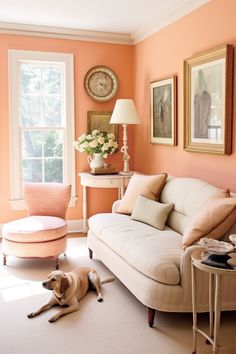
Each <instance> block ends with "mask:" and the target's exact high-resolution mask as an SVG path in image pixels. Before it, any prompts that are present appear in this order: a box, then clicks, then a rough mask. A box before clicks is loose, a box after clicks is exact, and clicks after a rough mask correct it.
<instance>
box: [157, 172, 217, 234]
mask: <svg viewBox="0 0 236 354" xmlns="http://www.w3.org/2000/svg"><path fill="white" fill-rule="evenodd" d="M219 192H222V190H221V189H219V188H217V187H215V186H213V185H211V184H209V183H207V182H205V181H202V180H200V179H196V178H182V177H178V178H177V177H169V178H168V180H167V181H166V183H165V186H164V188H163V190H162V192H161V195H160V202H161V203H165V204H168V203H174V209H173V210H172V212H171V213H170V216H169V218H168V219H167V222H166V224H167V225H168V226H170V227H171V228H172V229H173V230H175V231H177V232H178V233H180V234H182V235H183V233H184V229H185V227H186V225H187V223H188V222H189V220H190V218H191V217H192V215H193V214H195V212H196V211H197V210H198V209H199V208H200V207H201V205H202V204H203V203H204V202H205V201H206V200H207V199H209V198H211V197H213V196H215V195H218V194H219Z"/></svg>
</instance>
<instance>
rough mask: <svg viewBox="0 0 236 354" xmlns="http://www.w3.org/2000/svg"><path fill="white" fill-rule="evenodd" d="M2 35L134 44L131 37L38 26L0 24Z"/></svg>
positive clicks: (122, 34) (119, 34)
mask: <svg viewBox="0 0 236 354" xmlns="http://www.w3.org/2000/svg"><path fill="white" fill-rule="evenodd" d="M0 34H13V35H19V36H33V37H44V38H59V39H72V40H79V41H91V42H102V43H114V44H133V40H132V38H131V35H129V34H125V33H112V32H101V31H91V30H79V29H72V28H63V27H51V26H38V25H29V24H20V23H9V22H0Z"/></svg>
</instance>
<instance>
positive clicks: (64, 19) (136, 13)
mask: <svg viewBox="0 0 236 354" xmlns="http://www.w3.org/2000/svg"><path fill="white" fill-rule="evenodd" d="M208 1H209V0H41V1H39V0H7V1H6V0H0V9H1V10H0V28H2V27H4V24H5V25H8V27H9V25H10V24H12V25H13V24H21V25H33V26H35V25H37V26H47V27H48V26H50V27H51V26H52V27H57V28H65V29H73V30H86V31H87V30H89V31H102V32H111V33H119V34H125V35H129V36H130V37H131V38H132V39H133V41H137V40H140V39H143V38H145V37H146V36H148V35H150V34H151V33H153V32H156V31H157V30H159V29H160V28H162V27H164V26H166V25H168V24H169V23H171V22H173V21H175V20H177V19H178V18H180V17H182V16H184V15H186V14H188V13H189V12H191V11H193V10H195V9H196V8H198V7H199V6H201V5H203V4H205V3H206V2H208Z"/></svg>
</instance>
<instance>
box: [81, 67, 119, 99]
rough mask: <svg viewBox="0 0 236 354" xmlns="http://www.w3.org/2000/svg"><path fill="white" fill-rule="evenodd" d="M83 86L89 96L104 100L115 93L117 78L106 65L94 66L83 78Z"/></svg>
mask: <svg viewBox="0 0 236 354" xmlns="http://www.w3.org/2000/svg"><path fill="white" fill-rule="evenodd" d="M84 87H85V90H86V92H87V94H88V95H89V96H90V97H91V98H93V99H94V100H96V101H101V102H106V101H109V100H111V99H112V98H113V97H114V96H115V95H116V93H117V90H118V79H117V76H116V74H115V73H114V71H113V70H111V69H110V68H108V67H107V66H101V65H100V66H94V67H93V68H91V69H90V70H89V71H88V72H87V74H86V76H85V78H84Z"/></svg>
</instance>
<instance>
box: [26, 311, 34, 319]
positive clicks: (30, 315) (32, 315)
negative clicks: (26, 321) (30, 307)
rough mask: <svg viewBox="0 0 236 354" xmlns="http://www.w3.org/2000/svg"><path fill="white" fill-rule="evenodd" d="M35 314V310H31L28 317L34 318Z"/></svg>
mask: <svg viewBox="0 0 236 354" xmlns="http://www.w3.org/2000/svg"><path fill="white" fill-rule="evenodd" d="M34 316H35V315H34V313H33V312H31V313H29V314H28V315H27V317H28V318H33V317H34Z"/></svg>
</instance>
